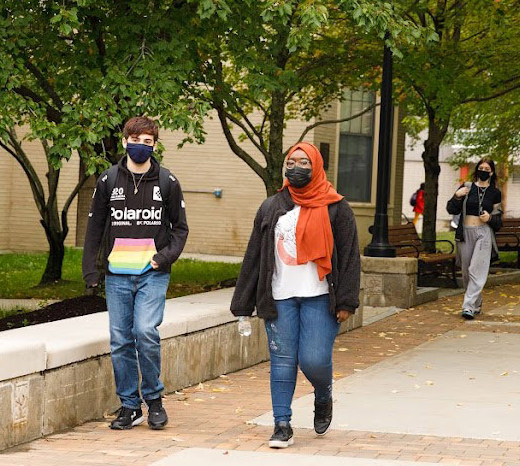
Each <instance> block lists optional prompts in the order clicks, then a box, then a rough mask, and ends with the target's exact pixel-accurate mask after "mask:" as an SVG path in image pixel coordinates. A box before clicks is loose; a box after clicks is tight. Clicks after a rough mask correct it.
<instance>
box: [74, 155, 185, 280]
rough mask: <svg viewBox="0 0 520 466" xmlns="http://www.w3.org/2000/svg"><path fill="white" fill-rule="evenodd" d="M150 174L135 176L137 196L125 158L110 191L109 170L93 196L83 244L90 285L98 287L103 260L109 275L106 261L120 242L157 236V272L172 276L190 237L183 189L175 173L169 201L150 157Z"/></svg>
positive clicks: (97, 185)
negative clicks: (161, 187)
mask: <svg viewBox="0 0 520 466" xmlns="http://www.w3.org/2000/svg"><path fill="white" fill-rule="evenodd" d="M150 160H151V162H152V165H151V167H150V170H148V172H147V173H145V174H144V175H143V178H142V180H141V181H140V182H139V180H140V179H141V178H140V177H141V175H135V179H136V182H138V183H139V187H138V192H137V193H136V194H134V181H133V179H132V174H131V173H130V171H129V170H128V168H127V167H126V157H123V158H122V159H121V160H120V161H119V167H118V172H117V178H116V182H115V185H114V188H113V189H112V192H111V193H108V192H107V191H108V188H107V178H108V176H107V172H104V173H102V174H101V175H100V176H99V178H98V180H97V184H96V189H95V191H94V194H93V196H92V207H91V209H90V213H89V219H88V224H87V231H86V235H85V246H84V248H83V279H84V280H85V282H86V284H87V286H92V285H94V284H96V283H99V270H98V266H99V263H98V262H99V261H98V256H99V253H100V252H101V253H102V255H103V257H101V258H100V259H101V262H102V264H103V267H102V268H104V269H105V270H104V271H105V272H106V273H109V272H108V269H107V265H108V262H107V258H108V255H109V254H110V252H111V251H112V248H113V245H114V241H115V239H116V238H153V240H154V243H155V249H156V250H157V254H155V256H154V257H153V260H155V261H156V262H157V263H158V264H159V270H160V271H162V272H170V271H171V265H172V264H173V263H174V262H175V261H176V260H177V258H178V257H179V255H180V254H181V252H182V249H183V248H184V245H185V243H186V239H187V237H188V225H187V223H186V213H185V208H184V206H185V205H184V200H183V197H182V191H181V186H180V184H179V182H178V181H177V179H176V178H175V177H174V176H173V175H171V176H170V178H169V182H170V189H169V195H168V199H162V195H161V194H164V193H161V192H160V189H159V169H160V165H159V162H157V160H155V158H153V157H152V158H151V159H150Z"/></svg>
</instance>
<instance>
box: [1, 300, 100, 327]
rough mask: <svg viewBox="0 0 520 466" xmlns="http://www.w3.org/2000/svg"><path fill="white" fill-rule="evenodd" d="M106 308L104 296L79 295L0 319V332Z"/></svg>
mask: <svg viewBox="0 0 520 466" xmlns="http://www.w3.org/2000/svg"><path fill="white" fill-rule="evenodd" d="M106 310H107V304H106V302H105V298H102V297H101V296H80V297H79V298H71V299H65V300H63V301H60V302H58V303H54V304H50V305H49V306H45V307H43V308H41V309H38V310H36V311H32V312H25V313H22V312H20V314H14V315H11V316H9V317H4V318H3V319H0V332H1V331H3V330H11V329H13V328H20V327H27V326H28V325H35V324H42V323H44V322H53V321H55V320H61V319H68V318H69V317H78V316H85V315H87V314H94V313H96V312H103V311H106Z"/></svg>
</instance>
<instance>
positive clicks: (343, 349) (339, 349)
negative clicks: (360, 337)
mask: <svg viewBox="0 0 520 466" xmlns="http://www.w3.org/2000/svg"><path fill="white" fill-rule="evenodd" d="M338 351H341V352H344V351H348V348H338Z"/></svg>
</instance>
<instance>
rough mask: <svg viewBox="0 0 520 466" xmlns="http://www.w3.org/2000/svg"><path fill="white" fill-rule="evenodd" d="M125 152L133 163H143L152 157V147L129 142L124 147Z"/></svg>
mask: <svg viewBox="0 0 520 466" xmlns="http://www.w3.org/2000/svg"><path fill="white" fill-rule="evenodd" d="M126 152H128V155H129V156H130V158H131V159H132V160H133V161H134V162H135V163H145V162H146V161H147V160H148V159H149V158H150V157H151V156H152V153H153V146H147V145H146V144H134V143H131V142H129V143H128V144H127V145H126Z"/></svg>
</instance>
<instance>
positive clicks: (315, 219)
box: [282, 142, 343, 280]
mask: <svg viewBox="0 0 520 466" xmlns="http://www.w3.org/2000/svg"><path fill="white" fill-rule="evenodd" d="M297 149H301V150H303V151H304V152H305V153H306V154H307V156H308V157H309V159H310V161H311V162H312V178H311V181H310V183H309V184H308V185H307V186H304V187H303V188H295V187H294V186H291V184H290V183H289V180H287V178H286V179H285V180H284V182H283V186H282V189H283V188H288V189H289V193H290V194H291V197H292V199H293V201H294V203H295V204H298V205H300V206H301V210H300V216H299V217H298V223H297V224H296V251H297V262H298V264H305V263H306V262H309V261H314V263H315V264H316V265H317V266H318V276H319V278H320V280H323V278H324V277H325V275H327V274H329V273H330V272H331V271H332V262H331V258H332V251H333V249H334V237H333V236H332V227H331V225H330V218H329V209H328V208H327V206H328V205H329V204H333V203H335V202H338V201H340V200H341V199H343V196H342V195H341V194H338V193H337V191H336V190H335V189H334V187H333V186H332V184H331V183H330V181H328V180H327V175H326V174H325V170H324V169H323V157H322V156H321V154H320V151H319V150H318V148H317V147H316V146H315V145H314V144H310V143H308V142H300V143H298V144H296V145H295V146H293V147H291V149H290V150H289V153H288V154H287V157H286V158H285V161H287V160H288V159H289V157H290V156H291V154H292V153H293V152H294V151H295V150H297Z"/></svg>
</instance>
